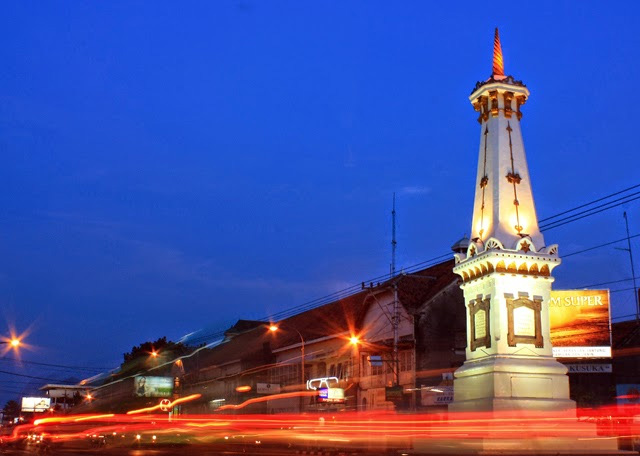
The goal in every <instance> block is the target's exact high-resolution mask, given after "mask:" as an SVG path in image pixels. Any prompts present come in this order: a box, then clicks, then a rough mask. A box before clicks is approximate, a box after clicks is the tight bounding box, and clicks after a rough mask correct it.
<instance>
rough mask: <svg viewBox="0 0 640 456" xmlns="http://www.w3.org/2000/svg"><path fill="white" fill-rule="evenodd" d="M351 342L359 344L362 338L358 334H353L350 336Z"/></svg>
mask: <svg viewBox="0 0 640 456" xmlns="http://www.w3.org/2000/svg"><path fill="white" fill-rule="evenodd" d="M349 343H350V344H351V345H358V344H359V343H360V338H359V337H357V336H351V337H350V338H349Z"/></svg>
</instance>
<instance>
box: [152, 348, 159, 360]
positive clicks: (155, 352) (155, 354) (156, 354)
mask: <svg viewBox="0 0 640 456" xmlns="http://www.w3.org/2000/svg"><path fill="white" fill-rule="evenodd" d="M151 356H153V357H154V358H157V357H158V352H157V351H155V350H153V351H152V352H151Z"/></svg>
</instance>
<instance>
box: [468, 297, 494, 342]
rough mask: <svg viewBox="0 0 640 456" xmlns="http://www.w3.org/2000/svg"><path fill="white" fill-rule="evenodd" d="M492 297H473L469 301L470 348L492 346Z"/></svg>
mask: <svg viewBox="0 0 640 456" xmlns="http://www.w3.org/2000/svg"><path fill="white" fill-rule="evenodd" d="M490 300H491V298H489V297H487V298H485V299H482V296H478V299H473V300H471V301H470V302H469V349H470V350H471V351H476V349H477V348H479V347H485V348H491V325H490V321H491V319H490V318H489V317H490V315H491V313H490V310H491V303H490Z"/></svg>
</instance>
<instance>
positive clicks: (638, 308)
mask: <svg viewBox="0 0 640 456" xmlns="http://www.w3.org/2000/svg"><path fill="white" fill-rule="evenodd" d="M623 216H624V223H625V225H626V228H627V246H628V248H626V249H624V250H627V251H628V252H629V261H631V277H632V278H633V295H634V297H635V300H636V322H637V321H640V305H639V304H638V287H636V272H635V268H634V267H633V252H632V251H631V236H629V219H628V218H627V211H625V212H624V213H623Z"/></svg>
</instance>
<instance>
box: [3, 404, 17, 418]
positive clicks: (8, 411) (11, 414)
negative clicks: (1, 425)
mask: <svg viewBox="0 0 640 456" xmlns="http://www.w3.org/2000/svg"><path fill="white" fill-rule="evenodd" d="M20 411H21V408H20V404H18V403H17V402H16V401H9V402H7V403H6V404H5V406H4V408H3V409H2V413H3V414H4V419H5V420H6V421H13V419H14V418H16V417H18V416H20Z"/></svg>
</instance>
